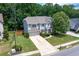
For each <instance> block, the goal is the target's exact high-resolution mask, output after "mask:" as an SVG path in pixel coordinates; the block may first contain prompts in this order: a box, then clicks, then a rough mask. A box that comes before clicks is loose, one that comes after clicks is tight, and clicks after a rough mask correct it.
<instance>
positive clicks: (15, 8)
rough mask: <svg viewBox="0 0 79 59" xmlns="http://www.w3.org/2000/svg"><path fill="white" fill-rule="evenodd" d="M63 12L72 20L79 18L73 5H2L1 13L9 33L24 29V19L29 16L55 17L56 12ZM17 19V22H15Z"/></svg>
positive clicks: (0, 6) (78, 11)
mask: <svg viewBox="0 0 79 59" xmlns="http://www.w3.org/2000/svg"><path fill="white" fill-rule="evenodd" d="M60 11H63V12H65V14H66V15H67V16H69V17H70V18H74V17H79V10H78V9H77V10H76V9H74V7H73V5H63V6H60V5H58V4H55V5H53V4H52V3H49V4H37V3H26V4H23V3H17V4H10V3H9V4H8V3H5V4H3V3H1V4H0V13H3V16H4V27H6V28H7V29H8V30H9V31H12V30H14V27H15V26H16V29H18V30H22V29H23V22H22V21H23V19H24V18H25V17H27V16H53V15H54V14H55V13H56V12H60ZM14 12H15V13H14ZM15 19H16V22H15Z"/></svg>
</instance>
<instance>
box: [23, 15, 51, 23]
mask: <svg viewBox="0 0 79 59" xmlns="http://www.w3.org/2000/svg"><path fill="white" fill-rule="evenodd" d="M24 21H26V22H27V24H38V23H40V24H42V23H50V22H51V17H47V16H33V17H26V18H25V19H24Z"/></svg>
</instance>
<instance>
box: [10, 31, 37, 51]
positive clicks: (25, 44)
mask: <svg viewBox="0 0 79 59" xmlns="http://www.w3.org/2000/svg"><path fill="white" fill-rule="evenodd" d="M10 38H11V39H12V38H13V32H10ZM13 45H14V41H13V44H12V46H13ZM16 45H21V46H22V52H29V51H34V50H37V48H36V46H35V45H34V44H33V42H32V41H31V40H30V39H29V38H26V37H24V36H23V35H20V36H16Z"/></svg>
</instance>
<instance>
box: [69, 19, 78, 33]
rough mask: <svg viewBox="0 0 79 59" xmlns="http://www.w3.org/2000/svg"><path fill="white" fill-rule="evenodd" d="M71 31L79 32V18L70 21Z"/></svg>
mask: <svg viewBox="0 0 79 59" xmlns="http://www.w3.org/2000/svg"><path fill="white" fill-rule="evenodd" d="M70 29H71V31H75V32H77V31H79V18H72V19H71V20H70Z"/></svg>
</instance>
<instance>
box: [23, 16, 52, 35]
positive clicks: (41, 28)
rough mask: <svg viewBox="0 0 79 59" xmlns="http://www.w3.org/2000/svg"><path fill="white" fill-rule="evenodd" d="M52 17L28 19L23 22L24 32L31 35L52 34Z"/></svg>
mask: <svg viewBox="0 0 79 59" xmlns="http://www.w3.org/2000/svg"><path fill="white" fill-rule="evenodd" d="M51 19H52V18H51V17H47V16H34V17H26V18H24V20H23V25H24V32H28V33H29V34H32V33H34V34H39V33H40V32H47V33H48V32H52V21H51Z"/></svg>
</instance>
